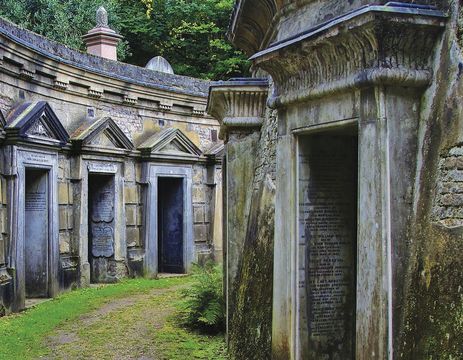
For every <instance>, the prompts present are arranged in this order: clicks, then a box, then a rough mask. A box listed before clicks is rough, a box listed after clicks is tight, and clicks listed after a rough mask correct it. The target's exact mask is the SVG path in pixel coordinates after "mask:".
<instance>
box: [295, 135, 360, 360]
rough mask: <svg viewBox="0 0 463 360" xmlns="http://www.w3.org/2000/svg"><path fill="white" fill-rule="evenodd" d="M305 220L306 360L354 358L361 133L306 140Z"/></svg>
mask: <svg viewBox="0 0 463 360" xmlns="http://www.w3.org/2000/svg"><path fill="white" fill-rule="evenodd" d="M299 143H300V147H299V187H300V194H299V196H300V198H299V207H300V208H299V209H300V210H299V219H300V231H301V234H300V235H301V237H302V238H301V242H300V243H301V245H300V246H301V248H300V252H301V255H302V254H304V253H305V254H304V255H305V256H304V259H303V260H302V261H303V263H304V272H305V279H304V281H303V283H304V284H305V287H306V289H305V294H303V299H305V301H306V305H305V309H306V312H305V314H304V317H303V321H302V323H305V324H304V325H303V326H304V327H305V329H306V330H305V331H307V335H308V336H307V340H308V342H307V343H306V344H304V345H303V346H302V350H303V358H305V359H320V358H327V359H328V358H329V359H341V358H342V359H346V360H347V359H354V358H355V350H354V349H355V311H356V269H357V264H356V253H357V187H358V185H357V174H358V145H357V133H356V129H344V130H343V131H339V132H329V133H320V134H316V135H311V136H304V137H301V138H300V142H299Z"/></svg>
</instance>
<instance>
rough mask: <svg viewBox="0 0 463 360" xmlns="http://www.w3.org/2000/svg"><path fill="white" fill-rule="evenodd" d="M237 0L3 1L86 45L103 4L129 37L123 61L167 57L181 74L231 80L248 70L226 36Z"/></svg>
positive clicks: (38, 25) (25, 21) (0, 4)
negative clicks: (87, 34)
mask: <svg viewBox="0 0 463 360" xmlns="http://www.w3.org/2000/svg"><path fill="white" fill-rule="evenodd" d="M233 3H234V0H15V1H11V0H0V16H3V17H5V18H7V19H9V20H11V21H13V22H14V23H16V24H18V25H20V26H22V27H24V28H26V29H29V30H32V31H34V32H36V33H39V34H41V35H44V36H46V37H48V38H50V39H53V40H56V41H58V42H61V43H63V44H65V45H67V46H69V47H71V48H75V49H78V50H85V45H84V43H83V41H82V39H81V36H82V35H84V34H85V33H86V32H87V31H88V30H90V29H91V28H93V27H94V26H95V11H96V9H97V8H98V7H99V6H100V5H103V6H104V7H105V8H106V10H107V11H108V14H109V23H110V27H111V28H113V29H114V30H116V31H117V32H119V33H120V34H121V35H123V36H124V41H123V42H121V44H120V45H119V47H118V57H119V60H122V61H125V62H128V63H131V64H135V65H139V66H144V65H146V63H147V62H148V61H149V59H151V58H152V57H154V56H157V55H161V56H163V57H165V58H166V59H167V60H168V61H169V62H170V63H171V65H172V67H173V68H174V71H175V73H177V74H182V75H188V76H194V77H199V78H204V79H213V80H217V79H226V78H230V77H234V76H242V75H244V74H246V73H247V71H248V67H249V65H248V62H247V60H246V58H245V57H244V55H243V54H242V53H241V52H239V51H237V50H235V49H233V47H232V45H231V44H230V43H229V42H228V41H227V40H226V36H225V33H226V29H227V27H228V22H229V18H230V14H231V11H232V9H233Z"/></svg>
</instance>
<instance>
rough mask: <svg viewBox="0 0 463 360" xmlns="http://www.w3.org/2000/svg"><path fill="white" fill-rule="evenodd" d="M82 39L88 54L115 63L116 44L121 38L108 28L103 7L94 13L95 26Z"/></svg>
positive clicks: (106, 16)
mask: <svg viewBox="0 0 463 360" xmlns="http://www.w3.org/2000/svg"><path fill="white" fill-rule="evenodd" d="M82 39H83V40H84V42H85V44H86V45H87V52H88V53H89V54H92V55H96V56H101V57H103V58H106V59H110V60H116V61H117V51H116V50H117V44H118V43H119V41H121V39H122V36H121V35H119V34H117V33H116V32H115V31H114V30H111V29H110V28H109V26H108V13H107V11H106V10H105V8H104V7H103V6H100V7H99V8H98V10H97V11H96V26H95V27H94V28H93V29H92V30H90V31H89V32H88V33H87V34H85V35H84V36H82Z"/></svg>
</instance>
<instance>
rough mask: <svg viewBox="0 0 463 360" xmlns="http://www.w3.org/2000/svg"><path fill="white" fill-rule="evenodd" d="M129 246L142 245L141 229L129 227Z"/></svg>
mask: <svg viewBox="0 0 463 360" xmlns="http://www.w3.org/2000/svg"><path fill="white" fill-rule="evenodd" d="M126 237H127V244H128V245H130V246H139V245H140V229H139V228H138V227H134V226H128V227H127V230H126Z"/></svg>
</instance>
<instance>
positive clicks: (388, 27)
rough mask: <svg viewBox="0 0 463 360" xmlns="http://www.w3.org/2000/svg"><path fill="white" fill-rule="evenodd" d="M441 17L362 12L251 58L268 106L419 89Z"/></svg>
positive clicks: (428, 74) (405, 10) (428, 71)
mask: <svg viewBox="0 0 463 360" xmlns="http://www.w3.org/2000/svg"><path fill="white" fill-rule="evenodd" d="M445 21H446V17H445V16H444V14H443V13H441V12H440V11H437V10H435V9H434V8H431V7H429V8H426V7H422V6H421V7H414V6H413V5H410V6H407V7H403V6H402V7H401V6H397V5H394V3H391V4H389V5H376V6H365V7H362V8H360V9H358V10H356V11H353V12H350V13H348V14H346V15H344V16H341V17H338V18H334V19H333V20H331V21H328V22H327V23H325V24H322V25H319V26H317V27H315V28H311V29H308V30H307V31H305V32H303V33H301V34H299V35H297V36H295V37H293V38H291V39H288V40H285V41H282V42H279V43H275V44H273V45H272V46H270V47H269V48H268V49H266V50H263V51H261V52H259V53H257V54H255V55H254V56H253V57H252V58H251V59H252V60H253V62H254V64H255V65H257V66H259V67H261V68H262V69H264V70H265V71H267V72H268V73H269V74H270V75H271V76H272V78H273V80H274V82H275V91H274V96H273V97H272V99H271V101H270V102H269V104H270V105H273V106H277V107H278V106H285V105H288V104H290V103H293V102H298V101H306V100H309V99H311V98H315V97H320V96H326V95H329V94H332V93H336V92H340V91H345V90H349V89H353V88H360V87H365V86H372V85H378V84H384V85H393V86H394V85H397V86H409V87H410V86H411V87H425V86H427V85H429V83H430V81H431V79H432V64H431V62H432V54H433V49H434V47H435V44H436V42H437V38H438V36H439V34H440V32H441V31H442V30H443V28H444V26H445Z"/></svg>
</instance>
